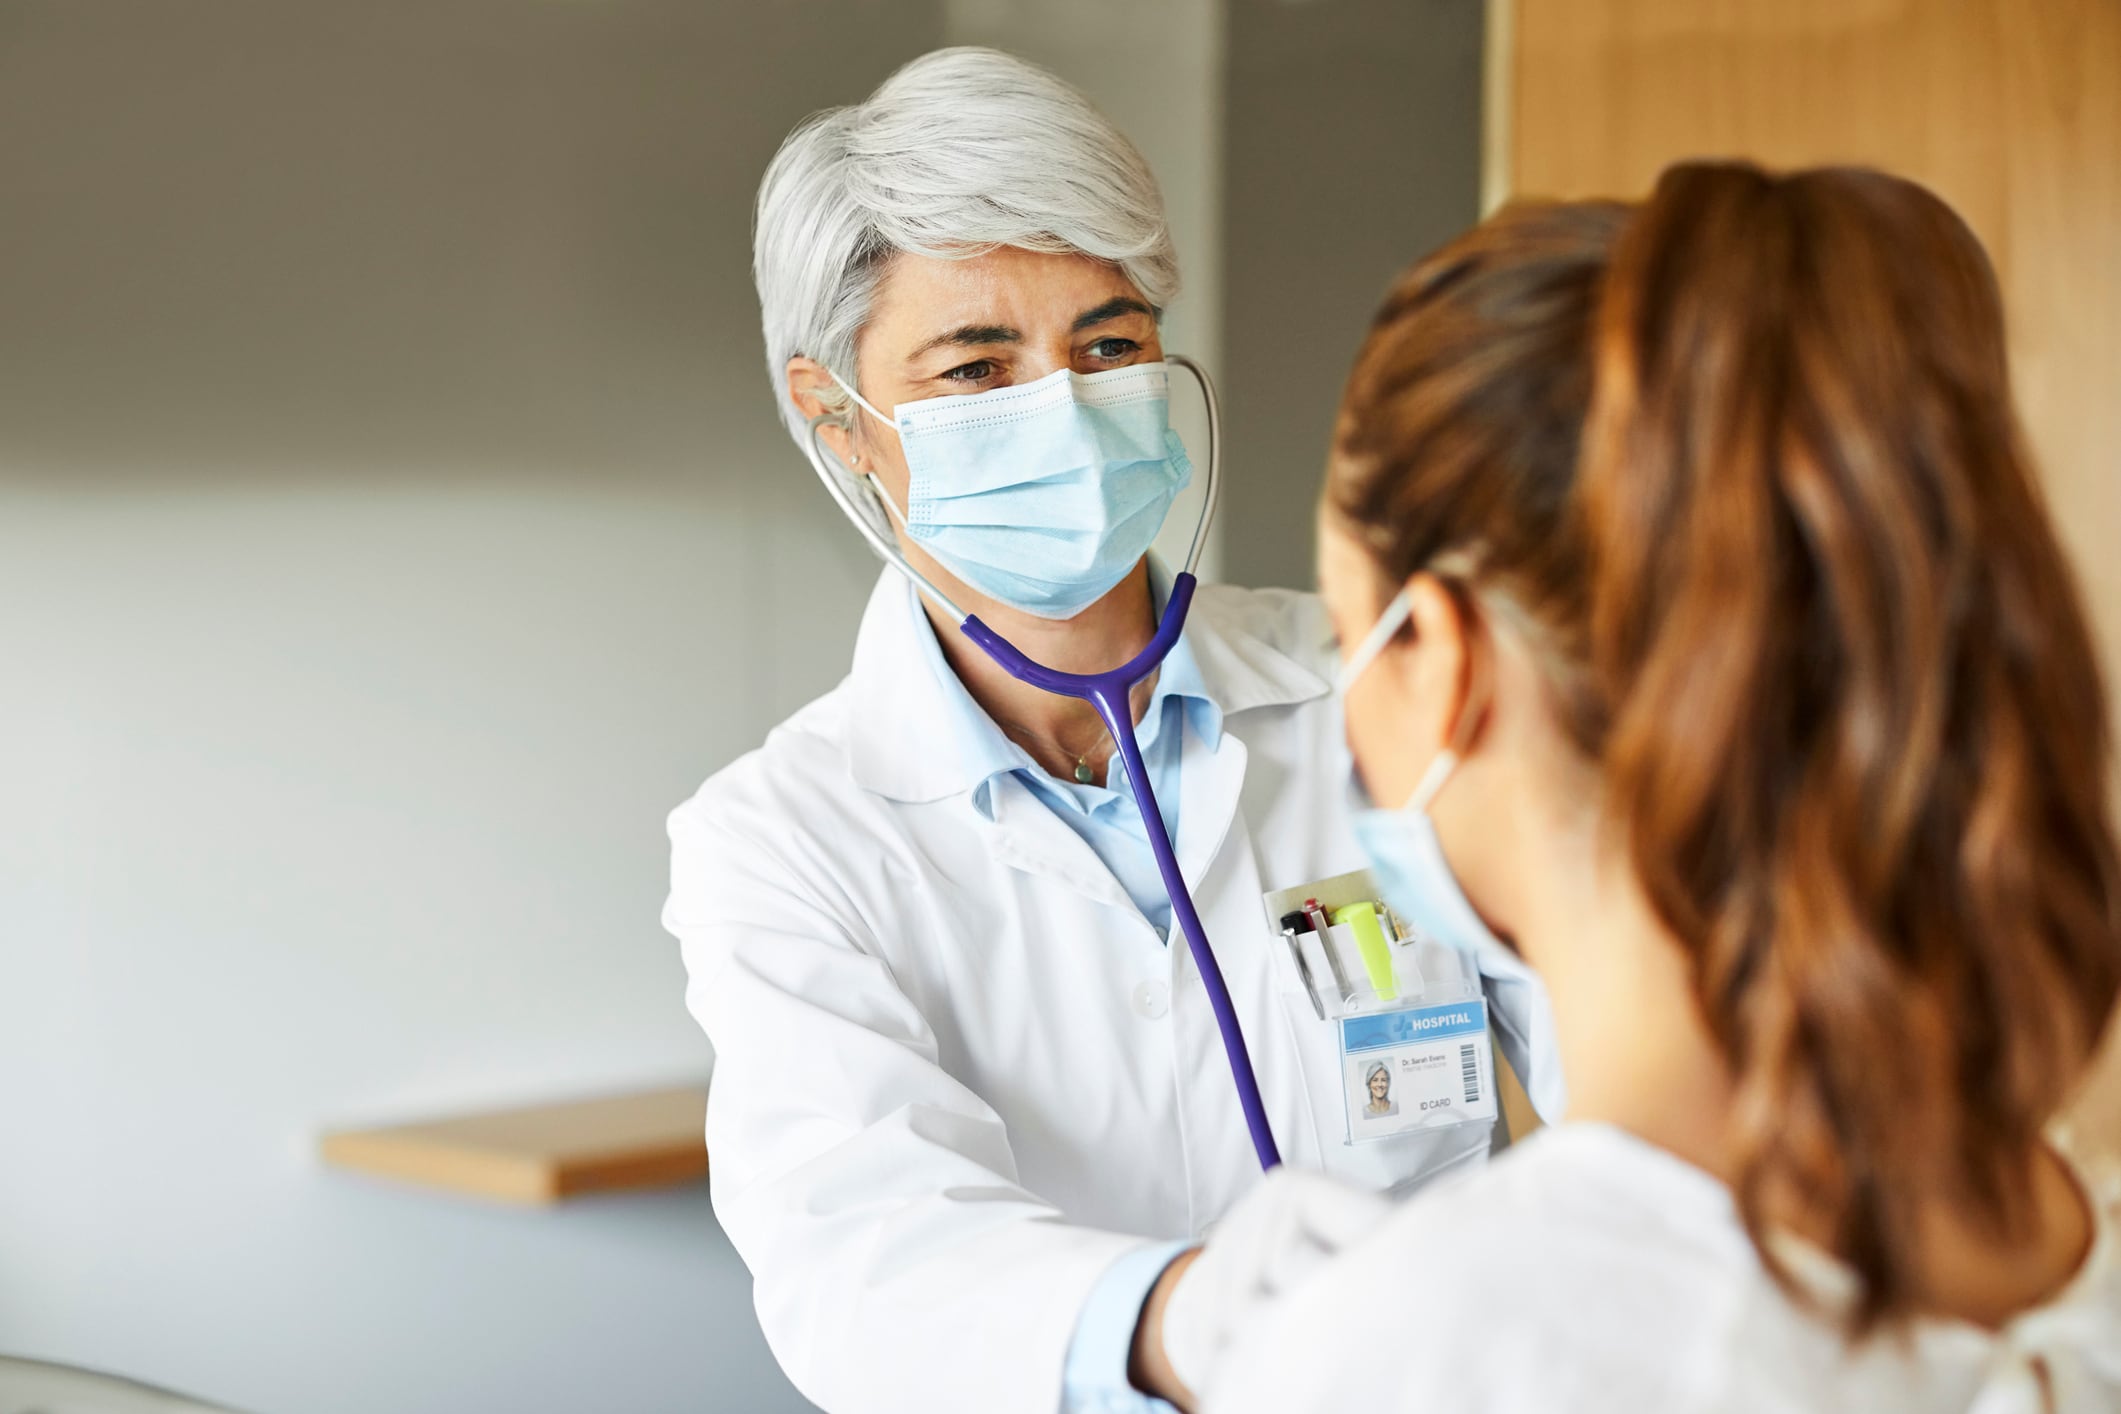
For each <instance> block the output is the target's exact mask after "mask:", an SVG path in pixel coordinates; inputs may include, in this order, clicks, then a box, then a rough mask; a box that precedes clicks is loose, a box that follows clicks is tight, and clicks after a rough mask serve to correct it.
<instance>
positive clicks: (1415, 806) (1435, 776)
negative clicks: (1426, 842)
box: [1406, 746, 1458, 815]
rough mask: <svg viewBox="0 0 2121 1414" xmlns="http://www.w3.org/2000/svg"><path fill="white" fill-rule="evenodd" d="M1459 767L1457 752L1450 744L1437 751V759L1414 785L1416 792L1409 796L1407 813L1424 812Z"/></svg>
mask: <svg viewBox="0 0 2121 1414" xmlns="http://www.w3.org/2000/svg"><path fill="white" fill-rule="evenodd" d="M1457 769H1458V753H1457V752H1455V751H1453V750H1451V748H1450V747H1448V746H1447V747H1445V748H1444V749H1443V750H1441V751H1439V752H1437V753H1436V759H1435V760H1434V761H1431V762H1430V763H1429V769H1428V770H1426V771H1423V772H1422V773H1421V782H1420V784H1418V785H1416V786H1415V787H1414V794H1412V795H1410V796H1408V797H1407V804H1406V810H1407V813H1408V814H1409V815H1420V814H1424V813H1425V812H1426V811H1427V810H1428V808H1429V805H1430V803H1431V802H1432V801H1434V800H1435V799H1436V793H1437V792H1438V791H1440V790H1442V789H1443V785H1444V782H1445V781H1448V780H1450V779H1451V773H1452V772H1453V771H1455V770H1457Z"/></svg>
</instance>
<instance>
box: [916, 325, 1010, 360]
mask: <svg viewBox="0 0 2121 1414" xmlns="http://www.w3.org/2000/svg"><path fill="white" fill-rule="evenodd" d="M1023 341H1024V336H1023V335H1022V334H1021V333H1019V332H1018V331H1017V330H1015V329H1012V328H1010V327H1009V326H1008V325H1006V324H964V325H960V326H959V327H957V328H955V329H952V330H951V331H950V332H949V333H947V334H937V335H936V336H935V337H934V338H932V339H930V340H929V341H928V342H927V343H925V344H922V345H921V346H920V347H919V348H917V349H915V350H914V351H913V352H912V353H910V354H907V355H906V362H908V363H911V362H913V361H914V360H915V359H917V358H919V357H920V356H921V355H922V354H926V353H933V352H934V351H935V350H937V349H941V348H967V349H969V348H978V347H980V346H982V345H985V344H1020V343H1022V342H1023Z"/></svg>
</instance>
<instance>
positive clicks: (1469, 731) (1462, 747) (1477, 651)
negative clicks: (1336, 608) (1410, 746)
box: [1379, 575, 1491, 815]
mask: <svg viewBox="0 0 2121 1414" xmlns="http://www.w3.org/2000/svg"><path fill="white" fill-rule="evenodd" d="M1437 579H1438V582H1439V583H1441V584H1442V585H1443V587H1444V592H1445V593H1446V594H1449V595H1450V596H1451V602H1452V603H1453V604H1455V605H1457V607H1458V612H1459V616H1460V618H1462V619H1463V620H1464V621H1465V624H1466V628H1467V630H1468V632H1467V633H1466V640H1467V642H1466V651H1467V656H1468V658H1469V660H1470V661H1469V662H1468V664H1467V669H1466V697H1465V703H1464V705H1462V706H1461V707H1460V708H1459V709H1458V719H1457V721H1455V722H1453V723H1452V724H1451V739H1450V741H1449V742H1447V743H1445V745H1444V748H1443V750H1441V751H1439V752H1437V753H1436V759H1435V760H1433V761H1431V762H1430V763H1429V768H1428V769H1427V770H1426V771H1423V772H1422V773H1421V780H1420V781H1418V782H1417V783H1416V784H1415V786H1414V793H1413V794H1412V795H1409V796H1408V797H1407V803H1406V805H1405V806H1403V807H1402V808H1403V809H1405V810H1406V811H1407V812H1408V813H1409V814H1413V815H1420V814H1424V813H1426V812H1427V811H1428V808H1429V806H1430V805H1431V804H1433V803H1434V802H1435V800H1436V796H1437V793H1438V792H1439V791H1441V790H1442V789H1443V787H1444V783H1445V782H1446V781H1448V780H1450V779H1451V774H1452V773H1453V772H1454V771H1456V770H1457V769H1458V767H1459V765H1460V763H1462V762H1463V761H1464V760H1465V753H1466V752H1467V751H1468V750H1469V749H1471V747H1472V745H1473V738H1474V737H1475V736H1476V735H1478V734H1479V732H1480V727H1481V723H1482V722H1484V721H1485V720H1486V719H1487V714H1488V706H1489V701H1490V698H1489V692H1490V682H1491V665H1490V663H1489V661H1488V652H1489V648H1488V643H1487V639H1486V637H1485V635H1476V634H1475V633H1474V632H1472V630H1474V629H1477V628H1479V627H1481V621H1480V614H1479V612H1478V609H1477V608H1476V606H1475V605H1474V603H1473V601H1472V598H1471V596H1470V595H1468V594H1467V593H1466V592H1465V591H1464V589H1463V588H1462V587H1461V586H1460V584H1459V582H1458V581H1457V580H1455V579H1450V578H1446V577H1445V576H1442V575H1438V576H1437ZM1401 593H1402V596H1404V593H1405V591H1401ZM1411 612H1412V601H1411V600H1409V617H1411ZM1394 631H1395V632H1396V631H1397V630H1396V629H1395V630H1394ZM1379 648H1380V650H1381V649H1382V648H1383V645H1382V644H1380V645H1379Z"/></svg>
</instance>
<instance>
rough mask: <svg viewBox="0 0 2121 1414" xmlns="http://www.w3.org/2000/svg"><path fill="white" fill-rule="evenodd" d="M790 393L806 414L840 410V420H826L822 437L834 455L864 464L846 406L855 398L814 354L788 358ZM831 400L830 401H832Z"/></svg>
mask: <svg viewBox="0 0 2121 1414" xmlns="http://www.w3.org/2000/svg"><path fill="white" fill-rule="evenodd" d="M786 377H787V379H788V397H789V399H790V401H792V402H794V404H795V406H796V409H797V411H799V412H801V413H802V414H803V416H804V417H806V418H813V417H818V416H821V415H825V414H839V415H840V420H839V421H838V422H837V423H828V424H826V426H825V428H824V431H823V437H822V440H823V441H824V443H825V445H826V446H827V447H830V448H831V449H832V452H833V455H834V456H837V457H838V458H839V459H840V460H841V461H843V462H845V463H847V464H848V465H849V466H851V467H857V468H858V467H859V466H860V465H861V452H860V449H859V447H858V446H857V444H856V443H855V440H854V439H853V438H852V437H850V436H849V435H848V433H849V423H850V422H851V420H852V419H850V418H848V417H847V416H846V408H847V407H849V406H851V405H852V400H851V399H850V398H848V397H847V395H846V394H845V393H844V392H842V391H841V390H840V385H839V384H837V383H835V382H834V381H833V380H832V375H831V374H830V373H829V372H827V371H826V369H825V365H824V364H822V363H819V362H818V361H817V360H816V359H814V358H806V357H804V356H803V355H801V354H797V355H796V356H795V357H794V358H791V359H789V360H788V367H787V370H786ZM828 400H829V401H828Z"/></svg>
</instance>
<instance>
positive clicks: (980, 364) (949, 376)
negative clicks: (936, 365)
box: [943, 358, 999, 383]
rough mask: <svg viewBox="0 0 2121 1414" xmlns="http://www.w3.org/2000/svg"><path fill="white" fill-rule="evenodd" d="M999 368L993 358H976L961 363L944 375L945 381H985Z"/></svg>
mask: <svg viewBox="0 0 2121 1414" xmlns="http://www.w3.org/2000/svg"><path fill="white" fill-rule="evenodd" d="M997 372H999V370H998V369H997V368H996V367H995V366H994V360H993V359H991V358H976V359H974V360H973V361H972V362H970V363H961V364H959V365H958V366H957V367H955V368H953V369H951V370H950V371H949V372H948V373H945V374H944V375H943V381H944V382H945V383H984V382H986V381H987V380H988V379H989V378H992V377H993V376H994V375H995V374H996V373H997Z"/></svg>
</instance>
